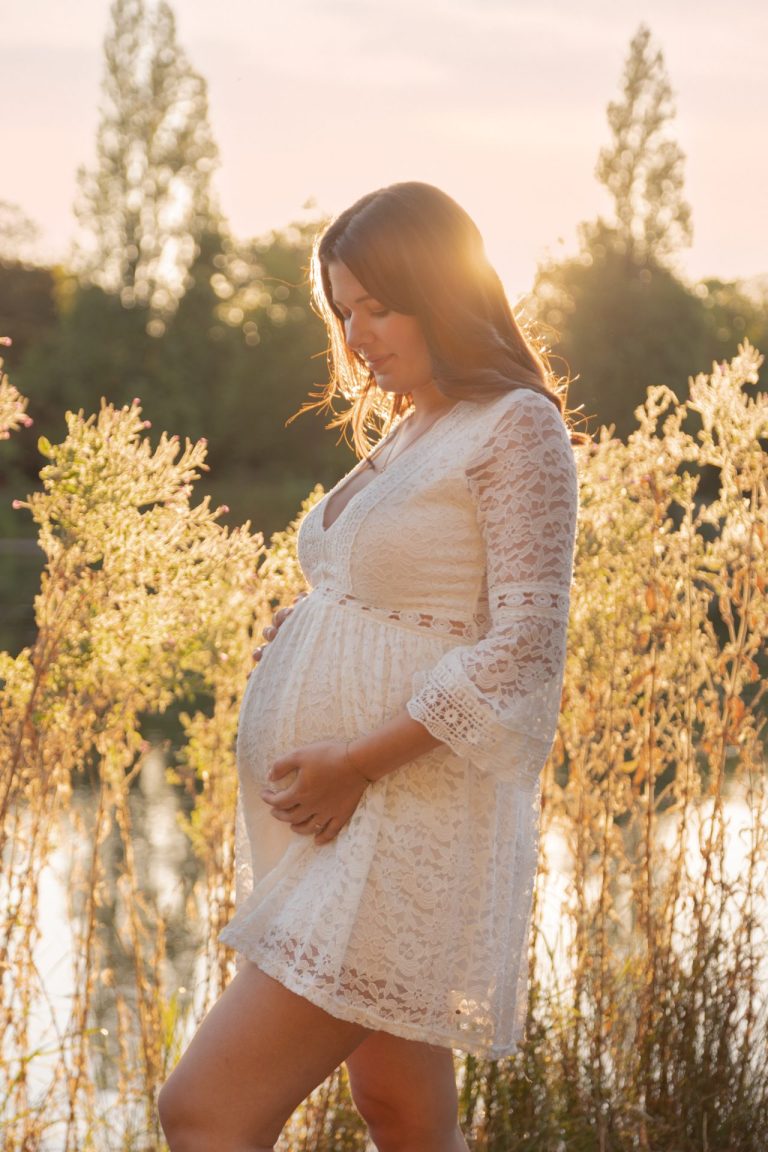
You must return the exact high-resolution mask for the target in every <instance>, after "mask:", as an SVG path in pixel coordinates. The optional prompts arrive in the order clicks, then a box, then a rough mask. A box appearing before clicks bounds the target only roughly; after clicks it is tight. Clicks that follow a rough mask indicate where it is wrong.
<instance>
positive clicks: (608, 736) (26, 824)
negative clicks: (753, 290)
mask: <svg viewBox="0 0 768 1152" xmlns="http://www.w3.org/2000/svg"><path fill="white" fill-rule="evenodd" d="M759 366H760V357H759V356H758V354H757V352H756V351H755V350H754V349H752V348H751V347H749V346H748V345H744V346H743V347H742V348H741V349H740V351H739V354H738V356H737V357H735V358H734V360H732V361H731V363H730V364H723V365H716V366H715V367H714V368H713V371H712V373H711V374H709V375H702V376H698V377H696V378H695V379H694V380H692V381H691V382H690V388H689V395H688V397H687V398H686V399H685V400H680V399H678V398H677V397H676V396H675V395H674V394H673V393H672V392H670V391H669V390H668V389H663V388H652V389H650V390H649V393H648V398H647V402H646V404H645V405H644V406H643V408H641V409H638V412H637V419H638V424H637V429H636V431H635V432H634V433H633V434H632V436H631V437H630V438H629V440H628V441H627V442H626V443H623V442H621V441H619V440H617V439H615V438H614V437H613V436H612V434H611V432H610V431H603V432H602V433H601V434H600V436H599V437H598V439H597V441H596V442H595V443H594V444H591V445H588V446H585V447H583V448H581V449H579V453H580V475H581V513H580V526H579V538H578V550H577V557H576V567H575V584H574V595H573V608H572V618H571V631H570V644H569V655H568V663H567V669H566V680H565V687H564V695H563V710H562V716H561V721H560V725H559V730H558V735H557V739H556V743H555V747H554V749H553V754H552V756H551V757H550V761H549V763H548V765H547V768H546V770H545V776H544V781H543V793H542V815H541V835H542V865H541V868H540V872H539V877H538V882H537V890H536V901H535V908H534V931H533V940H532V948H531V1002H530V1011H529V1019H528V1027H527V1035H526V1039H525V1041H524V1043H523V1044H522V1046H521V1048H520V1050H519V1051H518V1053H517V1054H516V1055H515V1056H513V1057H510V1058H509V1059H507V1060H505V1061H501V1062H498V1063H496V1064H484V1063H483V1062H481V1061H478V1060H475V1059H473V1058H470V1057H467V1058H460V1057H457V1072H458V1075H459V1084H460V1092H461V1112H462V1120H463V1122H464V1126H465V1129H466V1131H467V1132H468V1134H469V1136H470V1138H471V1141H472V1146H473V1148H474V1149H476V1150H478V1152H479V1150H481V1149H482V1150H486V1152H511V1150H512V1149H515V1152H560V1150H561V1149H563V1148H573V1149H583V1150H585V1152H586V1150H590V1152H591V1150H592V1149H596V1150H598V1149H599V1150H603V1149H605V1150H610V1152H635V1150H636V1149H648V1150H651V1149H659V1150H661V1149H664V1150H666V1149H672V1148H674V1149H676V1150H679V1152H701V1149H703V1148H707V1149H708V1152H760V1150H761V1147H762V1145H761V1140H762V1139H763V1134H764V1133H765V1132H766V1131H768V1052H767V1051H766V1000H765V989H766V981H767V980H768V944H767V943H766V936H765V928H764V924H765V922H766V912H767V911H768V909H766V897H765V892H766V891H768V841H767V838H768V811H767V810H766V794H765V703H766V701H765V684H766V673H767V672H768V666H767V662H766V650H765V637H766V635H768V618H767V609H766V597H765V588H766V581H767V580H768V491H767V489H766V467H765V464H766V452H765V449H766V444H767V443H768V398H767V397H766V395H765V394H764V393H762V392H760V391H758V390H757V389H756V388H755V385H756V384H757V379H758V370H759ZM0 395H1V394H0ZM67 428H68V432H67V437H66V439H65V440H64V441H63V443H62V444H59V445H56V446H52V445H49V444H47V443H46V442H42V443H41V448H42V449H43V451H44V452H45V454H46V455H47V456H48V463H47V464H46V466H45V467H44V468H43V472H42V479H43V485H44V489H43V491H42V492H39V493H36V494H35V495H34V496H32V497H30V498H29V500H28V501H26V502H25V503H24V505H23V506H24V507H25V508H27V509H28V510H29V511H30V512H31V514H32V516H33V517H34V520H35V522H36V524H37V528H38V533H39V539H40V543H41V545H42V547H43V549H44V551H45V554H46V558H47V563H46V570H45V573H44V576H43V580H42V584H41V588H40V592H39V595H38V597H37V600H36V605H35V610H36V618H37V626H38V635H37V640H36V642H35V644H34V645H33V646H32V647H30V648H28V649H25V650H24V651H22V652H21V653H19V654H18V655H17V656H15V657H12V656H10V655H8V654H4V655H2V656H0V678H1V680H2V712H1V714H0V757H1V759H0V810H2V825H1V826H0V830H1V834H2V836H3V838H4V840H3V844H4V846H3V852H2V857H0V859H1V861H2V864H1V867H2V872H1V874H0V886H1V887H2V892H3V900H2V920H1V921H0V963H2V965H3V973H4V978H3V981H2V984H1V985H0V997H1V999H0V1011H1V1012H2V1027H3V1031H4V1043H3V1046H2V1049H0V1109H1V1110H2V1111H1V1116H2V1121H1V1122H2V1125H3V1134H4V1140H5V1145H4V1147H5V1148H6V1149H7V1150H8V1152H22V1150H26V1149H29V1148H35V1149H41V1150H43V1152H45V1149H48V1148H50V1149H55V1152H60V1150H62V1152H80V1150H82V1152H85V1150H86V1149H88V1150H91V1149H93V1150H95V1152H102V1149H103V1150H105V1152H106V1150H107V1149H110V1150H112V1149H125V1150H127V1149H129V1148H130V1149H132V1150H134V1152H150V1150H154V1149H156V1148H161V1147H162V1146H163V1145H162V1141H161V1137H160V1134H159V1131H158V1128H157V1120H156V1115H155V1108H154V1095H155V1092H156V1089H157V1086H158V1084H159V1083H160V1082H161V1081H162V1079H163V1078H164V1076H165V1075H166V1074H167V1071H168V1068H169V1067H170V1065H171V1064H172V1063H173V1062H174V1060H175V1058H176V1056H177V1054H178V1052H179V1050H180V1047H181V1044H182V1041H183V1038H184V1036H185V1035H188V1033H189V1030H190V1028H191V1027H193V1026H194V1024H195V1023H196V1021H197V1020H198V1019H199V1018H200V1016H201V1015H202V1013H203V1012H204V1011H205V1009H206V1008H207V1006H208V1005H209V1004H210V1003H211V1001H212V1000H213V998H214V997H215V996H216V995H217V993H218V992H219V991H220V989H221V987H222V986H223V984H224V982H225V981H226V980H227V979H228V977H229V974H230V973H231V971H232V957H231V955H229V954H227V953H226V952H225V951H224V950H223V949H222V948H221V946H220V945H219V943H218V940H217V933H218V930H219V929H220V927H221V926H222V925H223V923H225V921H226V920H227V919H228V917H229V915H230V914H231V911H232V904H233V899H234V889H235V876H234V872H235V866H234V837H235V822H234V807H235V792H236V782H235V766H234V755H233V746H234V737H235V730H236V721H237V710H238V703H239V698H240V696H241V694H242V690H243V684H244V681H245V676H246V674H247V672H248V670H249V669H250V666H251V657H250V653H251V649H252V647H253V646H254V644H255V643H256V639H257V637H259V636H260V630H261V628H262V627H263V626H264V624H266V623H267V622H268V620H269V618H270V615H271V612H272V611H273V610H274V609H275V608H276V607H278V606H282V605H285V604H288V603H290V602H292V600H293V599H294V598H295V596H296V595H297V594H298V593H300V592H301V591H302V590H303V582H302V575H301V571H300V569H299V567H298V562H297V559H296V531H297V526H298V523H299V521H300V519H301V516H302V515H303V514H304V513H305V512H306V510H307V508H308V507H309V506H310V503H311V502H312V501H314V500H316V499H317V498H318V497H319V496H320V495H321V492H320V490H319V489H316V490H315V491H314V492H313V493H312V494H311V496H310V497H309V500H308V501H307V502H306V503H305V505H304V507H303V508H302V510H301V512H300V514H299V517H298V518H297V520H296V521H295V522H294V523H293V524H292V525H290V526H289V528H288V529H287V530H286V532H284V533H280V534H278V535H277V536H275V537H274V538H273V541H272V546H271V548H270V549H269V550H265V549H264V548H263V544H262V541H261V538H260V537H259V536H258V535H254V534H252V533H251V532H250V529H249V527H248V526H247V525H246V526H244V527H243V528H241V529H236V530H234V531H228V530H226V529H225V528H223V527H222V526H221V524H220V523H218V519H219V516H218V511H219V510H213V509H211V508H210V507H209V506H208V504H207V503H206V502H205V501H203V502H202V503H199V504H197V505H194V504H193V503H192V493H193V490H194V485H195V483H196V481H197V480H198V478H199V473H200V471H201V470H202V469H203V468H204V458H205V445H204V444H202V443H200V444H196V445H195V444H189V443H187V444H186V445H185V446H182V445H180V444H179V443H178V441H176V440H175V438H173V437H167V436H165V435H162V436H160V437H159V439H158V440H157V442H156V444H155V446H154V447H152V446H151V445H150V442H149V439H148V436H147V429H146V428H145V426H144V422H143V420H142V418H141V413H140V410H139V407H138V405H133V406H130V407H128V408H122V409H115V408H113V407H111V406H109V405H106V404H105V405H103V407H102V409H101V411H100V412H99V413H98V414H97V415H96V416H92V417H90V418H87V419H86V418H85V417H84V416H83V414H82V413H81V414H78V415H72V414H70V415H69V416H68V417H67ZM255 674H256V675H258V671H257V672H256V673H255ZM169 712H171V713H172V714H173V715H174V716H175V718H176V719H175V723H176V729H175V731H176V732H177V737H176V745H175V746H173V747H171V748H169V749H166V759H167V767H164V766H163V764H160V767H159V768H158V763H159V761H158V760H157V755H156V751H155V750H153V749H150V748H148V745H147V741H146V732H147V730H148V729H147V725H148V723H149V720H148V718H152V717H155V718H156V717H158V716H161V715H162V714H163V713H169ZM153 773H155V774H156V775H157V778H158V779H159V781H160V784H161V785H162V787H164V788H165V789H166V793H165V794H164V796H165V799H164V801H163V803H164V804H166V809H164V811H166V813H170V816H169V819H170V824H169V825H168V826H164V830H163V831H162V834H161V835H160V838H159V839H157V838H156V839H155V840H152V835H154V833H152V829H151V828H150V829H149V830H148V829H147V828H145V827H144V826H143V825H144V823H145V822H147V823H151V821H149V817H148V816H147V810H146V809H142V808H141V807H140V803H139V802H140V800H141V794H142V789H148V788H149V782H150V781H151V779H152V778H153ZM164 773H165V774H167V779H166V780H163V775H164ZM155 815H156V813H155ZM153 818H154V816H153ZM179 827H180V828H181V829H182V830H183V835H184V837H185V838H186V843H187V846H188V848H189V849H190V850H189V852H188V853H187V854H186V855H184V856H183V857H181V856H180V857H179V858H178V859H175V860H173V861H171V862H170V863H169V864H168V867H169V869H170V875H171V876H172V880H171V881H168V878H167V877H166V883H165V887H163V885H162V884H160V883H159V882H157V879H156V876H155V874H154V872H153V867H154V866H155V865H157V860H156V859H155V856H157V855H158V854H159V853H160V849H161V848H162V847H163V845H164V844H165V843H166V842H170V840H171V839H172V831H173V829H174V828H176V830H177V831H178V829H179ZM148 845H149V846H150V848H151V847H152V845H154V846H155V847H154V849H153V850H152V851H150V848H148ZM153 852H154V856H153ZM56 869H59V870H61V869H64V872H65V874H66V881H67V886H68V890H69V902H70V907H69V909H68V912H67V915H66V916H65V917H64V918H63V919H62V921H61V924H62V931H64V929H65V928H66V931H67V932H69V933H70V936H71V947H70V949H69V952H68V955H69V970H68V973H67V981H66V988H67V998H66V1007H65V1009H64V1010H62V1006H61V998H59V999H57V998H56V996H55V989H54V988H53V982H55V974H51V973H50V972H49V971H47V970H46V968H45V965H44V963H43V962H42V953H41V945H42V944H43V943H44V937H45V932H44V930H43V920H44V917H45V916H46V915H48V914H49V912H48V911H47V910H46V907H45V901H44V899H43V897H44V895H45V892H46V890H47V886H49V885H50V876H51V875H52V874H53V872H55V871H56ZM169 884H170V888H169ZM169 892H170V893H171V895H172V897H173V898H171V897H170V896H169V895H168V893H169ZM59 915H62V912H61V910H59ZM182 970H185V971H186V972H187V974H188V979H187V980H185V981H182V980H181V978H180V975H179V973H180V972H181V971H182ZM187 985H189V991H186V990H185V988H186V986H187ZM365 1146H366V1139H365V1133H364V1132H363V1129H362V1126H361V1124H360V1122H359V1120H358V1119H357V1117H356V1114H355V1113H354V1111H353V1109H352V1107H351V1103H350V1099H349V1092H348V1087H347V1084H346V1080H345V1078H344V1076H343V1075H338V1076H336V1077H334V1078H332V1079H331V1080H330V1081H329V1082H328V1083H327V1084H326V1085H323V1086H322V1088H320V1089H318V1091H317V1092H316V1093H315V1094H314V1095H313V1097H312V1098H311V1100H310V1101H309V1102H308V1104H307V1105H306V1106H305V1107H304V1108H303V1109H300V1110H299V1111H298V1112H297V1113H296V1115H295V1116H294V1117H293V1119H292V1121H291V1124H290V1126H289V1129H288V1131H287V1132H286V1134H285V1137H284V1140H283V1142H282V1144H281V1148H285V1149H287V1148H289V1147H290V1148H297V1149H301V1148H306V1149H310V1148H312V1149H317V1150H318V1152H331V1150H332V1149H334V1150H341V1152H346V1150H353V1149H361V1150H362V1149H363V1148H365Z"/></svg>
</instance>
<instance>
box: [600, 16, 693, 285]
mask: <svg viewBox="0 0 768 1152" xmlns="http://www.w3.org/2000/svg"><path fill="white" fill-rule="evenodd" d="M674 114H675V113H674V104H673V99H672V88H671V86H670V83H669V79H668V77H667V73H666V69H665V67H664V57H663V54H662V52H661V49H657V48H654V47H653V45H652V42H651V32H650V29H649V28H648V27H646V26H645V25H641V26H640V28H639V29H638V31H637V33H636V34H635V36H634V37H633V38H632V41H631V43H630V48H629V56H628V59H627V62H626V65H625V69H624V78H623V91H622V99H621V100H612V101H611V103H610V104H609V105H608V123H609V125H610V128H611V133H612V137H613V139H612V141H611V143H610V145H607V146H606V147H604V148H603V149H602V150H601V152H600V156H599V159H598V163H597V169H596V175H597V178H598V180H599V181H600V183H601V184H603V185H604V186H605V187H606V188H607V190H608V192H609V193H610V195H611V197H612V198H613V203H614V212H615V221H614V222H612V223H609V224H606V223H605V221H603V220H598V222H597V224H596V225H591V226H587V238H588V239H591V240H593V241H596V242H602V243H609V244H611V245H612V246H613V247H615V248H616V249H617V250H618V251H620V252H622V253H626V254H627V255H629V256H630V257H631V258H632V259H635V260H638V261H642V262H644V261H647V260H650V261H652V262H653V263H661V262H663V261H664V260H665V259H666V258H668V257H669V256H672V255H674V253H675V252H676V251H678V249H679V248H680V247H682V246H683V245H686V244H690V242H691V235H692V232H691V211H690V207H689V206H688V204H687V203H686V202H685V200H684V198H683V161H684V155H683V151H682V149H681V148H680V145H679V144H678V143H677V141H675V140H674V139H672V137H671V136H670V134H669V126H670V124H671V121H672V119H673V117H674Z"/></svg>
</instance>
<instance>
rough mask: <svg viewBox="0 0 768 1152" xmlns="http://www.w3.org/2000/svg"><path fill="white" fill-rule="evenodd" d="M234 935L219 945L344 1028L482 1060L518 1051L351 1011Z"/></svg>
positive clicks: (225, 933) (224, 934) (516, 1043)
mask: <svg viewBox="0 0 768 1152" xmlns="http://www.w3.org/2000/svg"><path fill="white" fill-rule="evenodd" d="M237 935H238V933H237V932H236V931H233V932H231V933H230V932H229V931H228V928H224V929H223V930H222V932H221V934H220V936H219V939H220V940H221V942H222V943H223V944H226V945H227V947H229V948H233V949H234V951H236V952H237V953H238V954H239V955H240V956H243V957H245V959H246V960H248V961H249V962H250V963H251V964H255V965H256V967H257V968H258V969H259V970H260V971H262V972H263V973H264V975H265V976H269V977H270V978H271V979H272V980H276V981H277V982H278V984H282V986H283V987H284V988H287V989H288V991H289V992H293V993H295V995H297V996H301V997H302V998H303V999H304V1000H308V1001H309V1003H310V1004H314V1005H315V1007H316V1008H321V1009H322V1010H323V1011H324V1012H327V1013H328V1015H329V1016H334V1017H335V1018H336V1019H337V1020H344V1021H346V1022H347V1023H348V1024H360V1025H361V1026H362V1027H363V1028H368V1029H369V1030H370V1031H372V1032H388V1033H389V1034H390V1035H392V1036H398V1037H400V1038H401V1039H402V1040H414V1041H416V1042H418V1043H420V1044H431V1045H435V1046H437V1047H439V1048H451V1049H456V1050H458V1051H460V1052H466V1053H468V1054H469V1055H470V1056H476V1057H478V1058H479V1059H482V1060H500V1059H502V1058H503V1057H505V1056H511V1055H513V1054H514V1053H515V1052H516V1051H517V1050H518V1048H519V1040H518V1041H513V1042H512V1043H510V1044H508V1045H504V1046H493V1045H487V1044H468V1043H466V1042H463V1041H462V1039H461V1037H459V1036H456V1035H454V1034H453V1033H451V1034H448V1033H435V1032H431V1033H429V1034H425V1031H424V1029H423V1028H420V1027H419V1026H418V1025H417V1024H406V1023H403V1022H401V1021H398V1020H389V1019H386V1018H384V1017H381V1016H377V1015H376V1013H375V1012H371V1011H368V1010H365V1009H360V1008H354V1007H353V1006H352V1005H349V1004H345V1003H344V1002H343V1001H339V1000H336V999H334V997H333V996H329V995H326V994H325V993H323V992H321V991H320V990H319V989H318V988H315V987H313V985H311V984H309V985H307V984H304V983H303V982H302V981H300V980H297V979H296V978H295V977H294V976H293V974H292V973H291V972H286V971H285V969H284V968H283V967H282V965H280V964H274V963H271V962H270V957H269V955H268V954H267V953H264V952H261V951H260V950H259V949H258V948H257V947H254V946H253V945H252V944H248V945H239V944H235V943H234V942H232V941H231V940H228V939H227V937H228V936H237Z"/></svg>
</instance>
